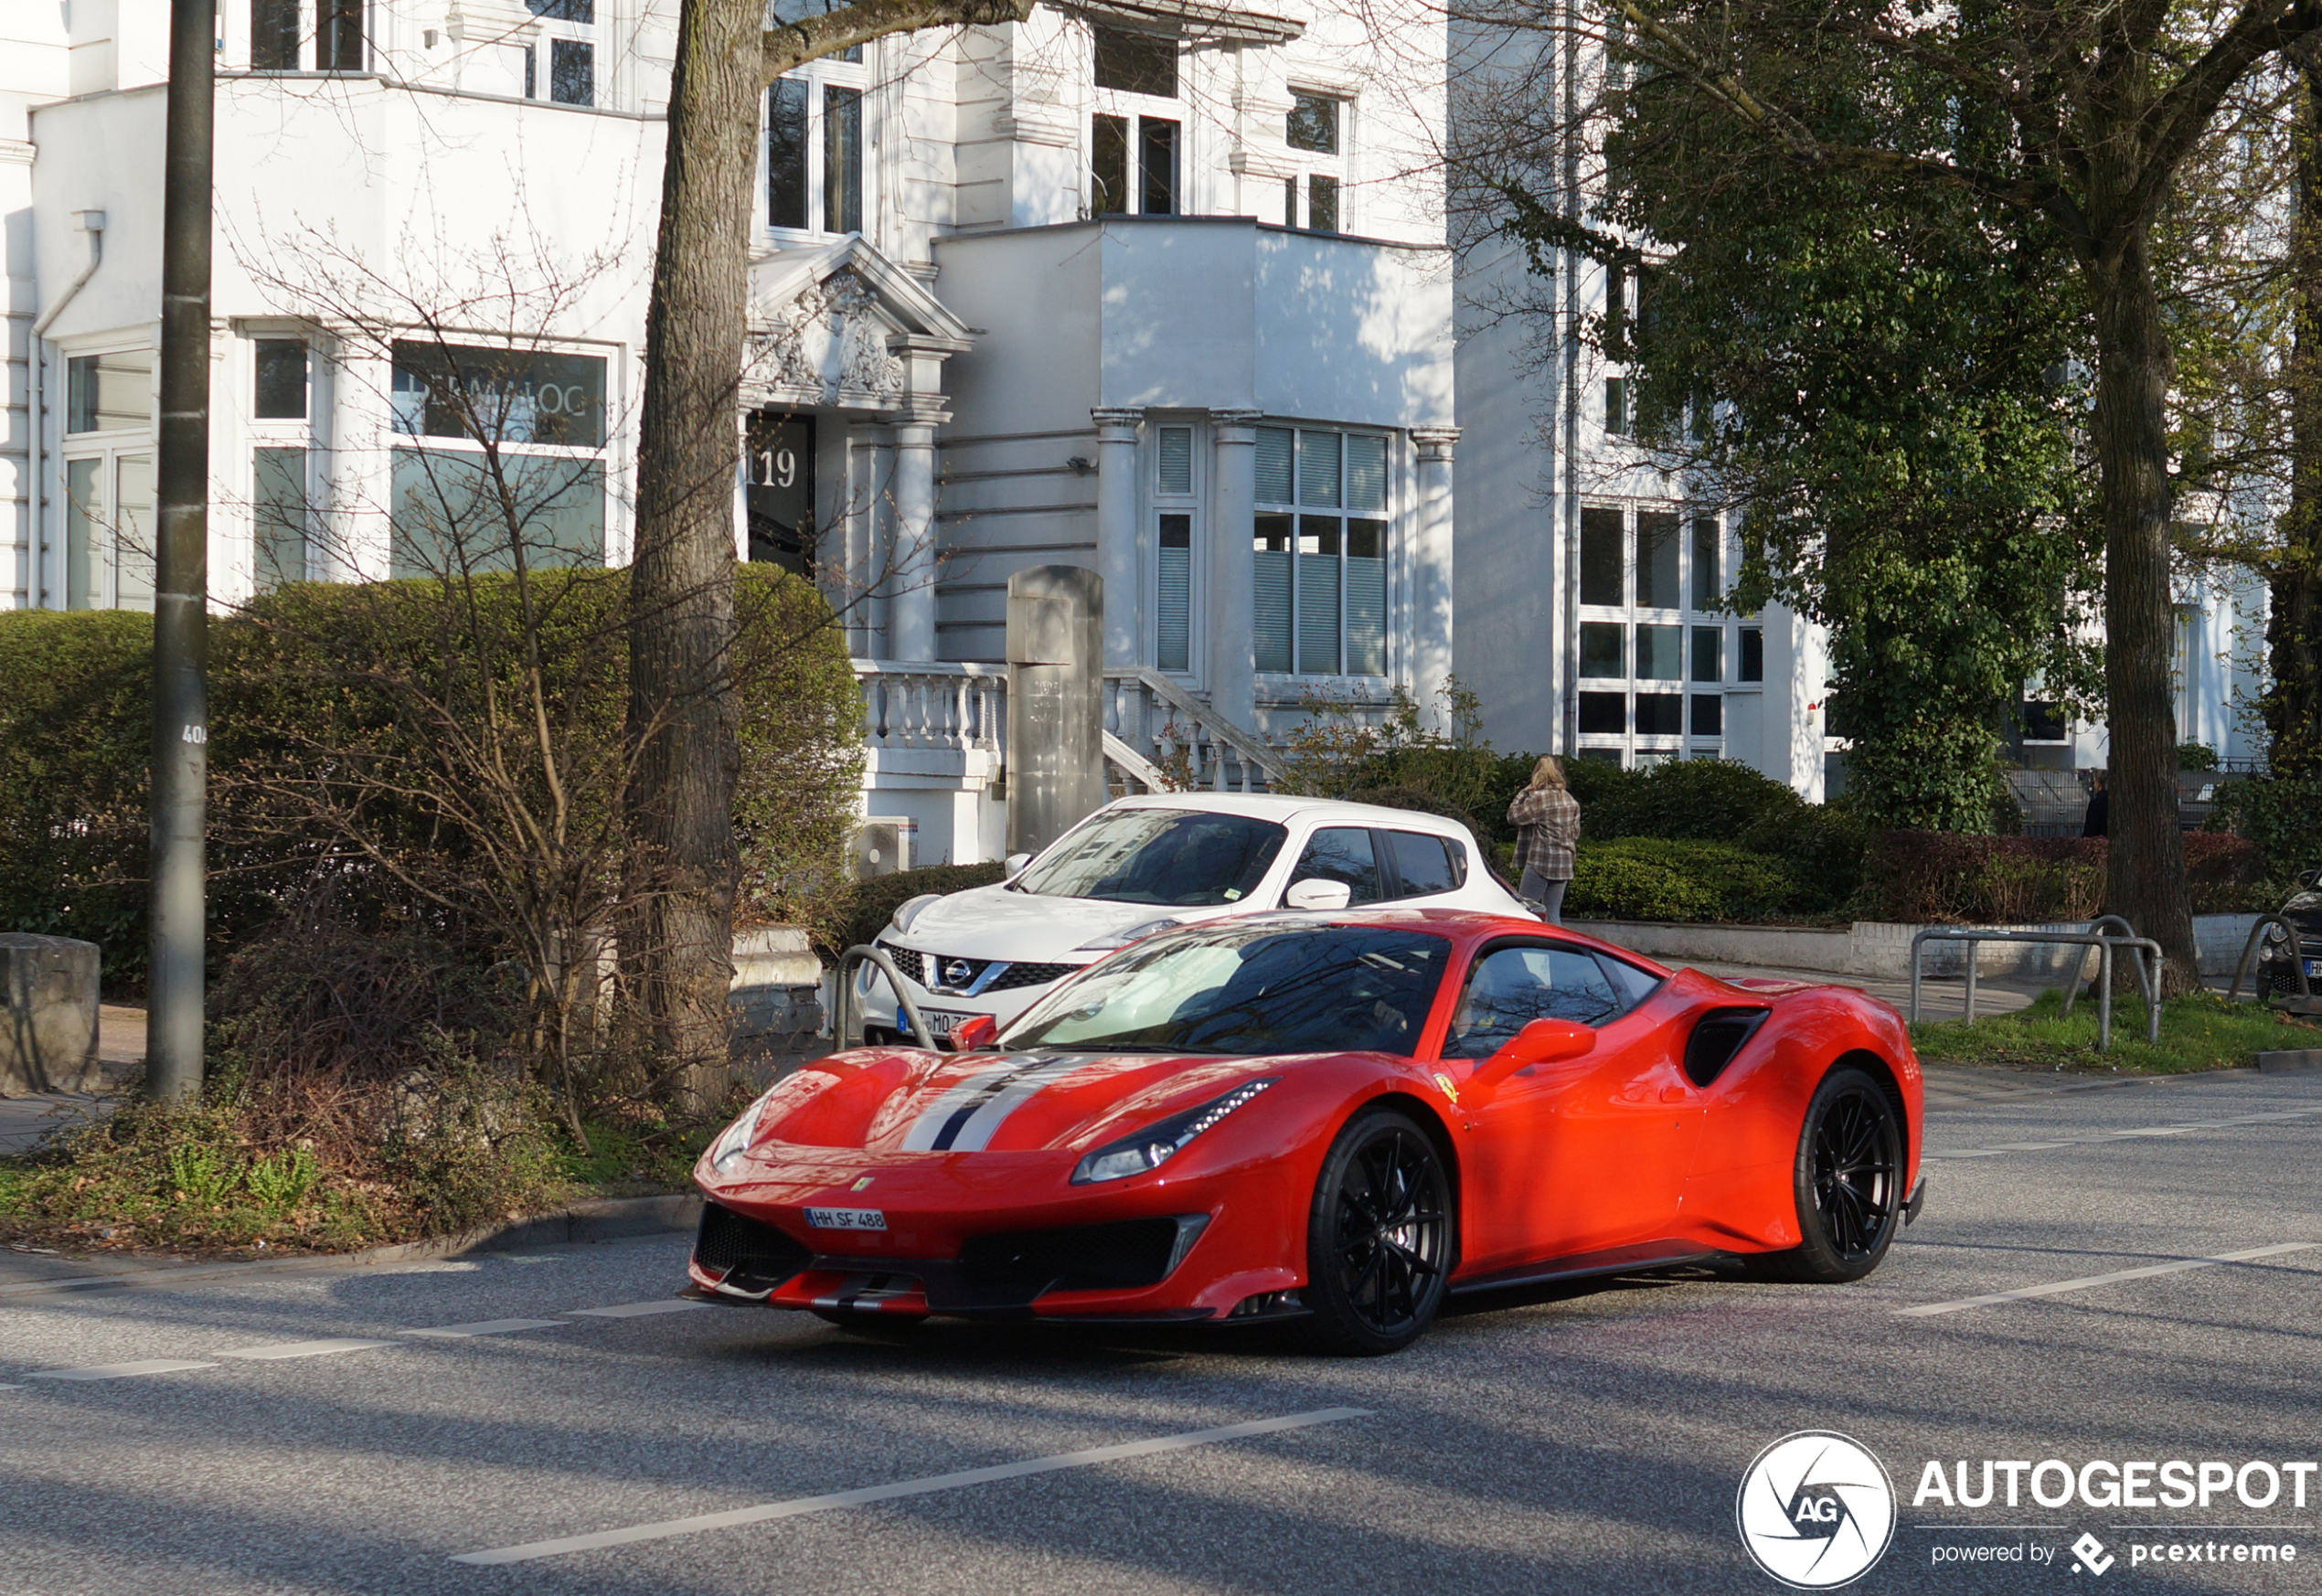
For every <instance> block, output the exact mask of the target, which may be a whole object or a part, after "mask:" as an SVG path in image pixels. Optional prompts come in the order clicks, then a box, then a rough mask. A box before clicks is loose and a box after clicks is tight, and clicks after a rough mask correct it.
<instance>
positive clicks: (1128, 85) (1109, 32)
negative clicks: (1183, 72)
mask: <svg viewBox="0 0 2322 1596" xmlns="http://www.w3.org/2000/svg"><path fill="white" fill-rule="evenodd" d="M1095 33H1096V86H1097V87H1098V88H1100V89H1118V90H1121V91H1122V92H1124V93H1126V94H1148V95H1151V96H1153V97H1154V98H1156V99H1158V100H1175V99H1176V98H1177V40H1176V39H1174V38H1169V37H1165V36H1163V35H1161V34H1157V33H1134V32H1131V31H1130V30H1129V29H1127V28H1121V27H1102V26H1101V25H1100V26H1099V27H1097V28H1096V29H1095Z"/></svg>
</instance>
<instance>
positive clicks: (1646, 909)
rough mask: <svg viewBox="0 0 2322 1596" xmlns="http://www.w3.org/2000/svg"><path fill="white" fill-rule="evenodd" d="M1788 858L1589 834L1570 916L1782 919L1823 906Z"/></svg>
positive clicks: (1578, 862) (1715, 845)
mask: <svg viewBox="0 0 2322 1596" xmlns="http://www.w3.org/2000/svg"><path fill="white" fill-rule="evenodd" d="M1817 907H1818V904H1817V902H1816V894H1815V893H1814V892H1812V891H1810V890H1809V889H1808V888H1807V887H1806V886H1805V884H1804V883H1803V882H1801V881H1800V879H1799V878H1798V877H1797V876H1796V875H1795V874H1794V873H1793V872H1792V871H1791V870H1790V869H1789V868H1788V867H1785V866H1784V864H1783V863H1782V862H1781V861H1780V860H1778V859H1774V858H1770V857H1766V856H1765V855H1763V854H1757V853H1752V852H1751V851H1750V850H1749V849H1747V848H1742V847H1737V846H1734V845H1733V844H1731V843H1719V842H1700V841H1695V840H1689V839H1676V838H1666V837H1623V838H1620V839H1618V840H1616V841H1612V842H1590V841H1588V840H1586V839H1585V838H1584V839H1583V840H1582V844H1581V846H1580V849H1579V851H1578V853H1577V855H1576V856H1575V858H1574V865H1573V872H1572V885H1571V888H1570V890H1569V892H1568V893H1567V895H1566V897H1565V899H1564V908H1565V910H1566V911H1567V912H1568V913H1571V914H1580V915H1601V916H1603V918H1605V919H1608V920H1779V919H1784V918H1787V917H1793V916H1796V915H1798V914H1801V913H1804V912H1810V911H1812V910H1814V909H1816V908H1817Z"/></svg>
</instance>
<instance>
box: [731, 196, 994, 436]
mask: <svg viewBox="0 0 2322 1596" xmlns="http://www.w3.org/2000/svg"><path fill="white" fill-rule="evenodd" d="M971 342H972V340H971V338H970V337H969V335H968V330H967V327H966V325H965V324H964V323H963V322H962V321H961V320H960V319H959V318H958V317H957V316H955V315H953V314H952V313H951V312H950V311H949V310H948V309H946V308H945V307H944V305H943V302H942V301H940V300H938V299H937V298H936V297H935V296H934V295H933V294H932V293H929V292H928V291H927V290H926V289H925V288H924V287H923V286H921V283H920V282H919V281H918V280H917V279H916V278H914V277H912V276H911V273H910V272H908V271H904V270H903V269H902V268H900V266H897V265H896V264H895V263H894V262H893V261H889V259H888V258H887V257H886V256H884V255H882V254H880V253H879V250H876V249H874V248H873V247H872V246H871V245H870V244H868V243H867V242H866V241H864V240H863V239H860V238H851V239H843V240H841V241H840V242H838V243H836V244H833V245H831V246H829V247H828V248H827V249H823V250H811V251H809V250H784V251H782V252H781V253H778V254H775V255H773V256H771V257H769V258H767V259H764V260H761V261H753V262H752V263H751V283H750V333H749V338H748V343H747V346H746V352H745V354H744V356H743V360H742V373H741V400H742V404H743V406H744V408H746V409H751V410H760V409H768V408H774V409H804V408H807V407H811V406H836V407H837V408H839V409H841V410H864V411H868V412H872V413H875V414H879V415H890V416H899V417H900V416H911V417H917V418H921V419H925V420H942V419H943V361H944V359H945V358H946V357H947V356H953V355H956V354H959V353H961V352H962V351H964V350H965V349H966V348H968V347H969V346H970V344H971Z"/></svg>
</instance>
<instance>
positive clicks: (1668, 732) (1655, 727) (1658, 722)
mask: <svg viewBox="0 0 2322 1596" xmlns="http://www.w3.org/2000/svg"><path fill="white" fill-rule="evenodd" d="M1636 734H1637V735H1638V736H1639V737H1682V736H1684V735H1685V695H1684V694H1682V693H1639V694H1638V695H1637V696H1636Z"/></svg>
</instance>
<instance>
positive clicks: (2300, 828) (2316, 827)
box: [2188, 776, 2322, 881]
mask: <svg viewBox="0 0 2322 1596" xmlns="http://www.w3.org/2000/svg"><path fill="white" fill-rule="evenodd" d="M2209 831H2210V833H2218V832H2231V833H2233V834H2234V835H2237V836H2242V837H2246V838H2247V839H2248V840H2249V841H2250V842H2251V843H2252V844H2253V845H2254V846H2255V847H2256V848H2257V851H2258V855H2259V857H2260V859H2261V861H2262V867H2263V871H2264V873H2265V875H2267V876H2268V877H2270V878H2274V879H2275V880H2281V881H2286V880H2288V879H2290V878H2292V877H2295V876H2297V875H2299V874H2301V873H2302V872H2304V871H2306V870H2312V869H2316V868H2322V776H2302V777H2301V776H2273V777H2264V778H2260V779H2257V780H2253V781H2247V782H2220V783H2218V788H2217V803H2216V804H2215V806H2214V807H2213V808H2212V809H2211V810H2210V820H2209ZM2188 840H2190V839H2188Z"/></svg>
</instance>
